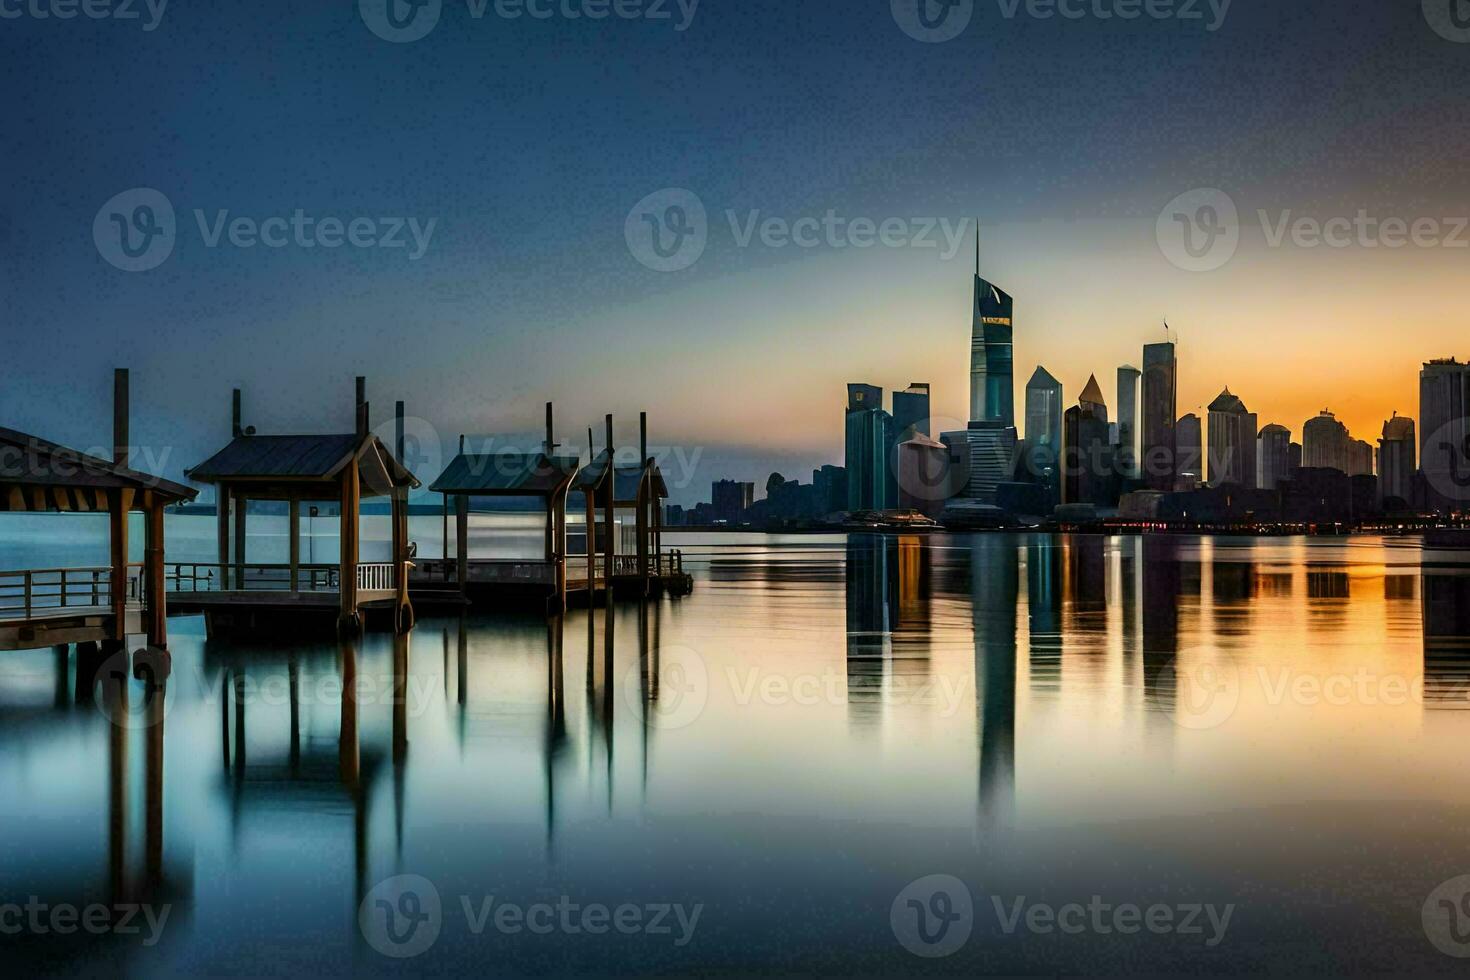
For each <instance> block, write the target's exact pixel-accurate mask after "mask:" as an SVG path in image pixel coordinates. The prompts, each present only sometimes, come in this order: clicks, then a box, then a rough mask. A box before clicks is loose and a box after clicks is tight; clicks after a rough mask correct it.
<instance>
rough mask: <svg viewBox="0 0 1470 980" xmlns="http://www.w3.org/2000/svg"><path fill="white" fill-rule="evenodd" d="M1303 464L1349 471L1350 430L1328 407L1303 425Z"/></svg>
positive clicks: (1344, 471) (1317, 467) (1311, 466)
mask: <svg viewBox="0 0 1470 980" xmlns="http://www.w3.org/2000/svg"><path fill="white" fill-rule="evenodd" d="M1302 466H1304V467H1307V468H1308V469H1333V470H1337V471H1338V472H1340V473H1346V472H1347V471H1348V430H1347V426H1345V425H1343V424H1342V423H1341V422H1339V421H1338V420H1337V416H1336V415H1333V414H1332V413H1331V412H1329V411H1328V410H1327V409H1325V408H1324V409H1322V413H1321V414H1320V415H1318V416H1317V417H1316V418H1314V419H1308V420H1307V421H1306V423H1304V424H1303V425H1302Z"/></svg>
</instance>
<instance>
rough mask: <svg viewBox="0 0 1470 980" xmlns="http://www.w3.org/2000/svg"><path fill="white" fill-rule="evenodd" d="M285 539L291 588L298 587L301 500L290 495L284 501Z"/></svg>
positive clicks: (295, 588) (299, 573)
mask: <svg viewBox="0 0 1470 980" xmlns="http://www.w3.org/2000/svg"><path fill="white" fill-rule="evenodd" d="M286 537H287V538H288V539H289V546H288V549H287V551H288V557H287V559H286V560H287V562H288V563H289V564H290V566H291V588H290V591H292V592H295V591H296V590H297V589H298V588H299V587H300V576H301V498H300V497H298V496H296V495H295V494H292V495H291V497H290V499H289V500H287V501H286Z"/></svg>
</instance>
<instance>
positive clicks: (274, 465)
mask: <svg viewBox="0 0 1470 980" xmlns="http://www.w3.org/2000/svg"><path fill="white" fill-rule="evenodd" d="M354 460H355V461H356V462H357V466H358V470H359V472H360V473H361V476H362V481H363V486H364V487H365V488H368V489H367V491H366V492H377V493H386V492H387V490H388V489H389V488H390V487H409V488H412V487H417V486H418V485H419V481H418V479H417V478H416V477H415V476H414V475H413V474H412V473H410V472H409V471H408V470H407V469H406V468H405V467H404V466H403V464H402V463H400V462H399V461H398V460H397V459H396V458H395V457H394V456H393V454H392V453H391V452H390V451H389V450H388V447H387V446H385V445H383V441H382V440H381V439H379V438H378V437H377V436H375V435H373V434H372V433H368V434H367V435H356V434H354V433H347V434H334V435H295V436H259V435H242V436H236V437H235V438H234V439H233V440H231V441H230V443H229V445H227V446H225V448H223V449H221V450H220V451H219V452H217V453H215V454H214V455H213V456H211V457H209V459H207V460H205V461H204V462H202V463H200V464H199V465H198V466H195V467H193V468H192V469H190V470H187V471H186V472H187V474H188V476H189V479H191V480H194V481H195V482H197V483H237V482H238V483H293V484H295V483H330V482H334V481H336V479H337V478H338V476H339V475H340V474H341V472H342V470H343V468H345V467H346V466H347V464H348V463H349V462H351V461H354Z"/></svg>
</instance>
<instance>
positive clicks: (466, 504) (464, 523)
mask: <svg viewBox="0 0 1470 980" xmlns="http://www.w3.org/2000/svg"><path fill="white" fill-rule="evenodd" d="M454 578H455V581H457V582H458V583H459V591H460V594H461V595H463V594H464V591H465V588H466V586H468V585H469V581H470V498H469V496H468V495H467V494H463V493H460V494H456V495H455V497H454Z"/></svg>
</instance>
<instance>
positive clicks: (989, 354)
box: [970, 254, 1016, 427]
mask: <svg viewBox="0 0 1470 980" xmlns="http://www.w3.org/2000/svg"><path fill="white" fill-rule="evenodd" d="M976 262H977V268H976V270H975V315H974V321H973V323H972V324H971V327H970V421H971V422H994V423H997V424H999V425H1001V426H1004V427H1013V426H1014V425H1015V424H1016V392H1015V382H1014V380H1013V378H1012V357H1011V339H1012V330H1013V327H1012V322H1011V316H1012V307H1013V306H1014V301H1013V300H1012V299H1011V296H1010V294H1009V293H1007V292H1006V291H1005V290H1003V289H1001V288H1000V287H998V286H996V285H994V284H992V283H989V282H986V281H985V280H984V279H982V278H980V270H979V268H978V262H979V256H978V254H977V256H976Z"/></svg>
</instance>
